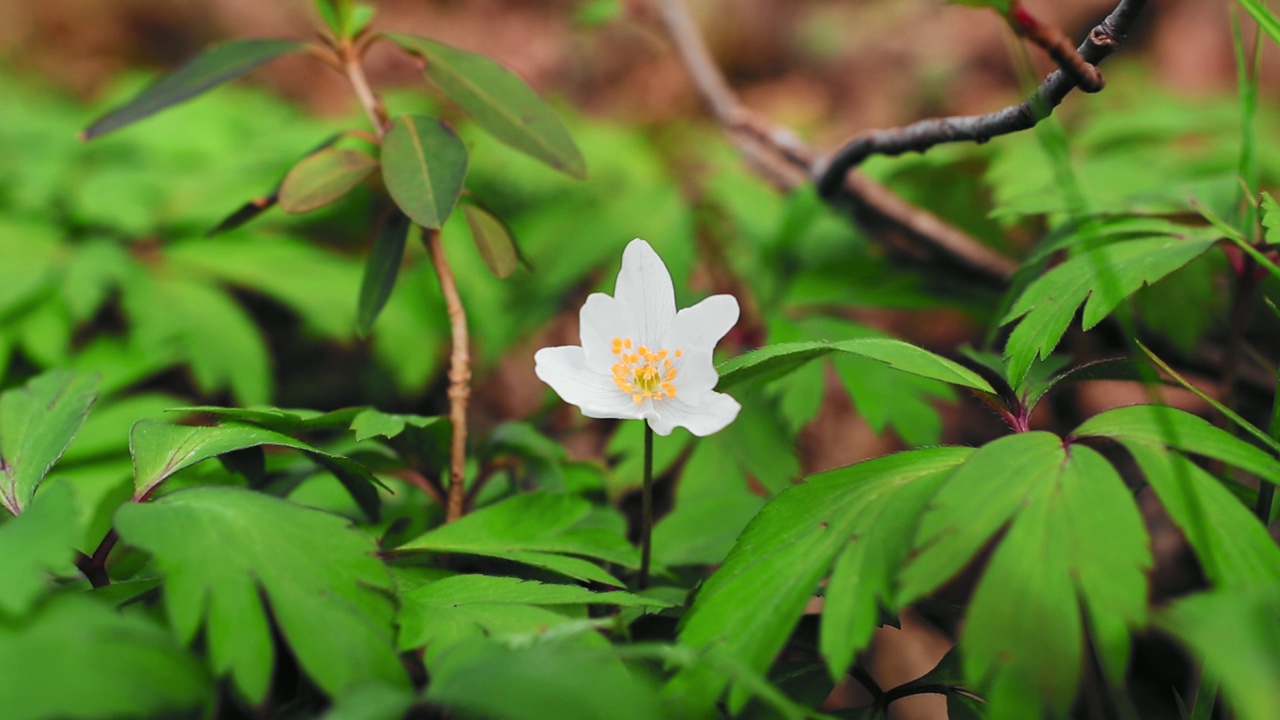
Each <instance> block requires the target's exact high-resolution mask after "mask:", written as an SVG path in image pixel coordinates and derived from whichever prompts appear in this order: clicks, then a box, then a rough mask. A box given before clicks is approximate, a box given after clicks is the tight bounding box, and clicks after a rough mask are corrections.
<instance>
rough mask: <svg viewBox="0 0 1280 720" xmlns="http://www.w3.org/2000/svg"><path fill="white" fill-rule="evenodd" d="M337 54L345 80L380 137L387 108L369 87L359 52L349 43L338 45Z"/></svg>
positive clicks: (388, 122) (388, 121) (386, 121)
mask: <svg viewBox="0 0 1280 720" xmlns="http://www.w3.org/2000/svg"><path fill="white" fill-rule="evenodd" d="M338 54H339V56H340V57H341V58H342V70H343V72H345V73H346V76H347V81H348V82H350V83H351V89H352V90H354V91H355V93H356V98H357V99H359V101H360V107H362V108H364V113H365V115H367V116H368V117H369V123H370V124H371V125H373V129H374V132H376V133H377V134H378V138H379V139H381V138H382V136H383V134H384V133H386V131H387V126H388V125H390V124H391V120H390V118H389V117H388V116H387V109H386V108H385V107H383V105H382V100H381V98H379V97H378V95H377V94H376V93H374V92H373V89H372V88H371V87H369V78H367V77H365V74H364V66H363V65H361V64H360V54H359V52H358V51H357V50H356V49H355V48H353V47H352V46H351V45H350V44H345V45H340V46H339V47H338Z"/></svg>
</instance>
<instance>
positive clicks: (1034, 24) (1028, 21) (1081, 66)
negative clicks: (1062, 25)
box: [1008, 2, 1107, 93]
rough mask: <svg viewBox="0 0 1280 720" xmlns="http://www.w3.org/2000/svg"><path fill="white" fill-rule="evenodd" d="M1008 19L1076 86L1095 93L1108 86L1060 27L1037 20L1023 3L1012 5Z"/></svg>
mask: <svg viewBox="0 0 1280 720" xmlns="http://www.w3.org/2000/svg"><path fill="white" fill-rule="evenodd" d="M1008 19H1009V24H1010V25H1011V26H1012V27H1013V31H1014V32H1016V33H1018V34H1019V35H1021V36H1022V37H1024V38H1026V39H1027V40H1028V41H1030V42H1031V43H1032V44H1033V45H1035V46H1036V47H1039V48H1040V49H1041V50H1044V51H1045V53H1046V54H1048V55H1049V57H1050V58H1051V59H1052V60H1053V61H1054V62H1056V63H1057V64H1058V67H1060V68H1062V71H1063V72H1064V73H1066V74H1067V75H1069V76H1070V77H1071V81H1072V82H1073V83H1075V85H1076V87H1078V88H1080V89H1081V90H1083V91H1085V92H1087V93H1095V92H1098V91H1099V90H1101V89H1102V88H1103V87H1105V86H1106V84H1107V80H1106V78H1104V77H1103V76H1102V71H1101V70H1099V69H1098V66H1097V65H1094V64H1093V63H1091V62H1089V61H1088V60H1086V59H1085V58H1084V56H1083V55H1081V54H1080V51H1079V50H1077V49H1076V48H1074V47H1072V46H1071V41H1070V40H1069V39H1067V36H1066V35H1063V34H1062V31H1061V30H1059V29H1058V28H1056V27H1054V26H1053V25H1046V24H1045V23H1042V22H1040V21H1039V20H1037V19H1036V18H1035V16H1034V15H1032V14H1031V13H1029V12H1027V9H1026V8H1024V7H1023V6H1022V3H1019V2H1015V3H1014V4H1013V6H1012V7H1011V8H1010V10H1009V17H1008Z"/></svg>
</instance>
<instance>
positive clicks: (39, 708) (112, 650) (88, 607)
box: [0, 595, 211, 720]
mask: <svg viewBox="0 0 1280 720" xmlns="http://www.w3.org/2000/svg"><path fill="white" fill-rule="evenodd" d="M0 678H4V681H3V682H0V708H4V716H5V718H6V719H7V720H44V719H45V718H55V717H56V718H104V719H106V718H120V717H170V716H179V715H178V711H183V710H191V709H194V708H198V707H200V706H202V705H204V704H205V703H206V702H207V701H208V699H209V697H210V694H211V693H210V686H209V678H208V676H207V675H206V673H205V671H204V668H202V667H200V663H199V662H198V661H196V659H195V658H193V657H191V655H190V654H188V653H186V652H184V651H183V649H182V648H181V647H179V646H178V644H177V643H175V642H174V641H173V638H172V637H171V636H170V635H169V633H167V632H166V631H165V630H164V628H162V627H159V626H157V625H156V624H155V623H153V622H151V621H150V620H148V619H146V617H145V616H143V615H139V614H128V615H125V614H121V613H117V612H116V611H115V610H112V609H111V608H110V607H108V606H106V605H104V604H101V603H97V602H94V601H92V600H89V599H88V598H85V597H83V596H76V595H66V596H62V597H55V598H53V599H52V600H51V601H50V602H48V603H45V604H44V605H43V606H42V607H41V608H40V609H39V611H38V613H37V614H36V615H35V616H33V617H32V618H31V619H30V620H29V621H27V622H24V623H22V624H18V625H9V624H5V623H0ZM196 715H199V713H198V712H197V713H196Z"/></svg>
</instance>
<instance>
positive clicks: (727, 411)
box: [645, 392, 742, 437]
mask: <svg viewBox="0 0 1280 720" xmlns="http://www.w3.org/2000/svg"><path fill="white" fill-rule="evenodd" d="M741 409H742V406H741V405H739V404H738V401H737V400H734V399H733V398H731V397H729V396H728V395H725V394H724V393H718V392H713V393H708V394H707V396H706V397H705V398H703V400H702V402H701V403H700V404H699V405H697V406H696V407H695V406H691V405H688V404H687V403H684V402H682V401H681V400H680V398H675V399H674V400H663V401H662V402H656V403H653V409H652V411H651V412H647V413H645V417H646V418H647V419H648V421H649V427H651V428H653V431H654V432H656V433H658V434H659V435H670V434H671V431H672V430H674V429H675V428H677V427H682V428H688V429H689V432H691V433H693V434H694V435H697V436H698V437H705V436H707V435H710V434H711V433H714V432H719V431H720V430H722V429H724V427H725V426H726V425H728V424H729V423H731V422H733V420H734V418H736V417H738V411H739V410H741Z"/></svg>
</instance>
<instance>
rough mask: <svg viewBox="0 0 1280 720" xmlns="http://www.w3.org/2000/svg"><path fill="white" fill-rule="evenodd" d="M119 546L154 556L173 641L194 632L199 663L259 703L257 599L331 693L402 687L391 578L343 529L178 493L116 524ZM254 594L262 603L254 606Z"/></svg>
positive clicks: (267, 642)
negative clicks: (362, 686) (368, 685)
mask: <svg viewBox="0 0 1280 720" xmlns="http://www.w3.org/2000/svg"><path fill="white" fill-rule="evenodd" d="M116 527H117V529H118V530H119V532H120V535H121V537H122V538H123V540H124V541H125V542H127V543H129V544H131V545H135V546H137V547H140V548H142V549H143V550H146V551H147V552H150V553H151V554H153V555H154V556H155V558H156V565H157V567H158V568H159V569H160V570H161V571H162V572H163V573H164V574H165V581H164V605H165V610H166V613H167V615H168V617H169V621H170V623H171V624H172V625H173V628H174V631H175V632H176V633H177V634H178V637H179V638H181V639H182V640H183V641H184V642H190V641H191V640H192V639H193V638H194V637H195V635H196V632H197V631H198V630H199V628H200V627H202V626H203V627H204V628H205V637H206V642H207V647H208V653H209V661H210V664H211V666H212V668H213V671H214V672H215V673H216V674H217V675H220V676H221V675H224V674H227V673H230V675H231V678H232V681H233V683H234V684H235V687H236V689H237V690H239V691H240V693H241V694H243V695H244V697H245V698H246V699H248V700H249V701H250V702H254V703H257V702H260V701H261V700H262V699H263V698H264V697H265V695H266V692H267V689H268V687H269V684H270V681H271V676H272V667H273V663H274V652H273V650H272V638H271V631H270V628H269V626H268V619H267V618H268V616H267V613H266V607H265V606H264V604H263V603H264V600H265V602H266V603H269V605H270V608H271V616H272V617H273V618H274V619H275V621H276V622H277V623H278V624H279V627H280V632H281V634H282V636H283V639H284V641H285V642H286V643H287V644H288V645H289V647H290V649H291V651H292V653H293V654H294V656H295V657H297V659H298V662H299V664H301V666H302V668H303V670H304V671H305V672H306V673H307V674H308V675H309V676H310V677H311V678H312V679H313V680H314V681H315V682H316V684H317V685H319V686H320V688H321V689H323V690H324V691H325V692H327V693H329V694H331V695H337V694H339V693H341V692H342V691H343V690H344V689H346V688H348V687H351V686H354V685H355V684H357V683H360V682H368V681H381V682H385V683H388V684H392V685H395V686H397V687H403V686H405V685H407V678H406V677H405V675H404V669H403V668H402V667H401V665H400V661H399V658H398V657H397V656H396V653H395V650H394V646H393V632H392V619H393V616H394V612H395V611H394V603H393V602H392V599H391V596H390V591H391V577H390V575H389V574H388V573H387V571H386V569H385V568H384V567H383V566H382V564H381V563H380V562H378V560H377V559H376V558H375V557H374V551H375V549H376V548H375V546H374V543H373V540H372V539H370V538H369V537H368V536H367V535H365V534H364V533H362V532H360V531H358V530H356V529H354V528H352V527H351V526H350V525H349V523H348V522H347V521H346V520H343V519H342V518H340V517H337V516H335V515H331V514H329V513H325V512H321V511H318V510H312V509H309V508H305V507H302V506H299V505H294V504H293V503H290V502H287V501H284V500H280V499H278V498H274V497H270V496H268V495H263V494H260V493H255V492H251V491H248V490H241V489H237V488H230V487H216V486H209V487H197V488H192V489H189V490H180V491H177V492H174V493H171V494H169V495H166V496H164V497H162V498H160V499H159V500H157V501H155V502H151V503H145V504H138V503H133V504H128V505H126V506H124V507H122V508H121V509H120V510H119V512H117V514H116ZM264 596H265V597H264Z"/></svg>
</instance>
